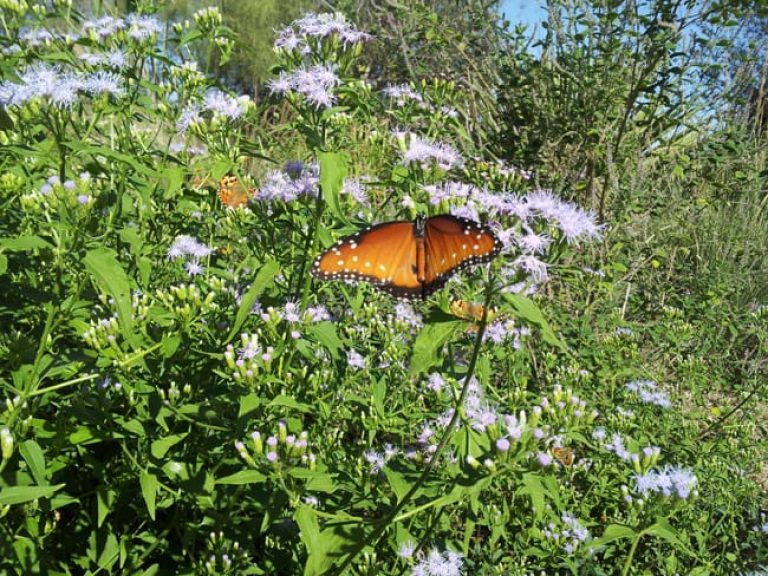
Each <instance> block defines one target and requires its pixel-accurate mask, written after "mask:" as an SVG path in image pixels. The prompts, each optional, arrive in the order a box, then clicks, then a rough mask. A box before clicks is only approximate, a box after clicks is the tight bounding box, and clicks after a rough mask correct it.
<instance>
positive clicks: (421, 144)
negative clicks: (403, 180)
mask: <svg viewBox="0 0 768 576" xmlns="http://www.w3.org/2000/svg"><path fill="white" fill-rule="evenodd" d="M414 162H415V163H418V164H421V165H422V166H423V167H428V166H429V165H430V164H431V163H432V162H434V163H435V164H436V165H437V166H438V167H439V168H441V169H442V170H450V169H451V168H456V167H460V166H462V164H463V161H462V159H461V155H460V154H459V152H458V150H456V149H455V148H454V147H453V146H450V145H448V144H443V143H432V142H429V141H427V140H423V139H421V138H418V137H416V136H413V137H412V138H411V141H410V144H409V146H408V149H407V150H406V151H405V153H404V154H403V163H404V164H410V163H414Z"/></svg>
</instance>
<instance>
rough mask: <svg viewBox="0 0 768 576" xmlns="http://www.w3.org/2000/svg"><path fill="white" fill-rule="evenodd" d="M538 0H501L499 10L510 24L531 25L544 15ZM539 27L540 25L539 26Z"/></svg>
mask: <svg viewBox="0 0 768 576" xmlns="http://www.w3.org/2000/svg"><path fill="white" fill-rule="evenodd" d="M542 4H543V2H540V1H539V0H502V2H501V12H502V13H503V14H504V16H505V17H506V19H507V20H509V22H510V24H511V25H512V26H514V25H515V24H528V26H529V27H533V25H534V24H539V23H540V22H541V21H542V20H544V18H545V17H546V11H545V10H544V8H543V7H542ZM539 28H541V26H539Z"/></svg>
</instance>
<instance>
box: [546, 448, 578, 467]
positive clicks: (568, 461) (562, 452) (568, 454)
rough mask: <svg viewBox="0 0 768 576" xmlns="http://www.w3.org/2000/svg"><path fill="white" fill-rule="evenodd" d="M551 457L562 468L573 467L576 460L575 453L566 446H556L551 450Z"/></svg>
mask: <svg viewBox="0 0 768 576" xmlns="http://www.w3.org/2000/svg"><path fill="white" fill-rule="evenodd" d="M552 455H553V456H554V457H555V459H556V460H557V461H558V462H560V464H562V465H563V466H573V461H574V460H575V459H576V451H575V450H574V449H573V448H569V447H567V446H556V447H554V448H552Z"/></svg>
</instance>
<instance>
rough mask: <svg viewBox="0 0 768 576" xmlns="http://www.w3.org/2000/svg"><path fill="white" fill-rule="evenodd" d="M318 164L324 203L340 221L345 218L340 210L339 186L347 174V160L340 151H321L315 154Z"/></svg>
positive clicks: (342, 184)
mask: <svg viewBox="0 0 768 576" xmlns="http://www.w3.org/2000/svg"><path fill="white" fill-rule="evenodd" d="M317 161H318V163H319V164H320V189H321V191H322V193H323V200H325V205H326V206H327V207H328V209H329V210H330V211H331V213H332V214H333V215H334V217H335V218H336V219H337V220H341V221H342V222H344V221H346V220H347V218H346V216H345V215H344V213H343V212H342V211H341V201H340V199H339V197H340V195H341V188H342V187H343V186H344V178H345V177H346V176H347V160H346V157H345V156H344V155H343V154H341V153H340V152H321V153H319V154H318V155H317Z"/></svg>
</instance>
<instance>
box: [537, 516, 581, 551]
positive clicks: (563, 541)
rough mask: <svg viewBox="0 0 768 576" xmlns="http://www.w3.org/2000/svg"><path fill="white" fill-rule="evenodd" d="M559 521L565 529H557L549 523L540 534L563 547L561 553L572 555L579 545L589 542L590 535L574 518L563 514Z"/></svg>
mask: <svg viewBox="0 0 768 576" xmlns="http://www.w3.org/2000/svg"><path fill="white" fill-rule="evenodd" d="M561 519H562V521H563V524H564V525H565V527H561V528H558V527H557V526H556V525H555V524H554V523H553V522H550V523H549V525H548V526H547V527H546V528H545V529H544V530H543V531H542V533H543V534H544V537H545V538H547V539H549V540H554V541H555V542H557V543H559V544H560V545H561V546H562V547H563V552H565V553H566V554H573V553H574V552H575V551H576V549H577V548H578V547H579V545H580V544H582V543H584V542H586V541H588V540H590V539H591V538H592V535H591V534H590V532H589V530H587V528H585V527H584V525H583V524H582V523H581V522H580V521H579V519H578V518H576V517H575V516H572V515H571V514H569V513H567V512H564V513H563V515H562V516H561Z"/></svg>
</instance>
